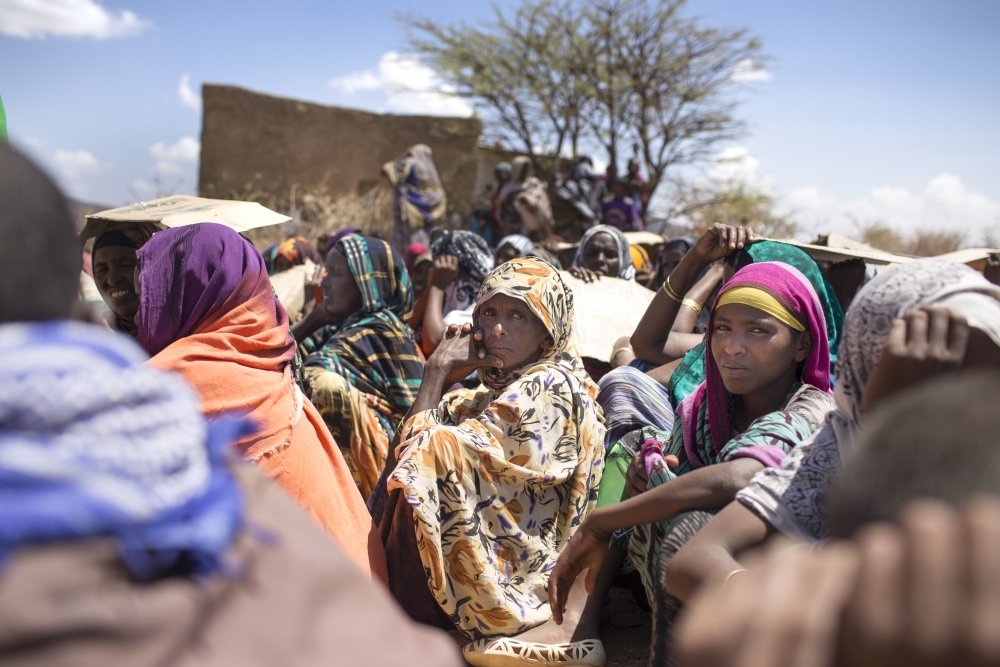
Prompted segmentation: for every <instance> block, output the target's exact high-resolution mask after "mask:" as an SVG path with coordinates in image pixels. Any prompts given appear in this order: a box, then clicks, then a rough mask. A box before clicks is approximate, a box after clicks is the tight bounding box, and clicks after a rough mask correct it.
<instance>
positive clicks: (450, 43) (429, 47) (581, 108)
mask: <svg viewBox="0 0 1000 667" xmlns="http://www.w3.org/2000/svg"><path fill="white" fill-rule="evenodd" d="M683 5H684V1H683V0H665V1H663V2H651V1H650V0H585V1H584V2H579V1H577V2H574V1H572V0H524V2H522V4H521V5H520V6H519V7H518V8H517V9H515V10H514V11H513V12H512V13H511V14H510V15H505V14H504V12H503V11H501V10H500V9H499V8H496V9H495V19H494V21H493V23H492V24H490V25H487V26H485V27H474V26H470V25H467V24H457V25H441V24H439V23H436V22H433V21H430V20H428V19H425V18H420V17H409V18H406V19H405V20H406V22H407V23H408V25H409V27H410V28H411V31H412V32H411V38H410V45H411V47H412V48H413V49H414V51H415V52H416V53H417V54H418V55H419V56H420V57H421V58H422V59H423V60H424V61H425V62H426V63H427V64H428V65H430V66H431V67H432V68H433V69H434V70H436V71H437V73H438V74H439V75H440V76H441V78H442V79H443V80H444V81H446V82H447V83H449V84H450V85H451V86H453V87H454V89H455V91H456V94H458V95H461V96H463V97H466V98H469V99H471V100H473V101H474V102H475V103H476V104H477V106H478V107H479V109H480V110H481V112H482V113H483V115H484V116H485V117H486V120H487V121H488V123H487V127H488V128H489V130H488V131H490V133H491V134H492V135H493V137H494V138H496V139H500V140H502V141H504V142H506V143H508V144H509V145H511V146H513V147H514V148H516V149H517V150H521V151H523V152H524V153H525V154H527V155H528V156H530V157H531V158H532V161H533V162H534V163H535V168H536V170H537V171H538V173H541V174H545V175H547V176H549V178H550V179H551V178H552V177H554V175H555V173H556V172H557V171H558V169H559V164H558V157H559V156H561V155H563V154H565V153H566V152H568V153H570V154H574V155H575V154H577V153H578V151H580V150H581V149H585V148H587V147H600V148H602V149H603V150H604V151H605V153H606V157H607V159H608V162H609V164H610V165H611V168H612V169H616V170H617V168H618V166H619V164H620V162H621V161H622V160H621V158H622V157H624V154H625V152H626V150H627V149H628V148H631V149H632V150H633V152H634V153H635V154H636V156H637V157H638V158H639V160H640V162H641V164H642V165H643V166H644V167H645V171H646V173H647V174H648V178H649V184H650V188H651V191H653V190H655V188H656V186H658V185H659V184H660V183H661V182H663V180H664V179H665V178H666V177H667V176H668V173H669V172H670V171H671V170H672V169H673V168H675V167H677V166H681V165H691V164H697V163H698V162H700V161H702V160H703V159H704V158H706V157H708V156H709V155H710V154H711V153H712V152H713V150H714V149H716V148H717V147H718V146H719V144H720V143H722V142H724V141H726V140H729V139H732V138H734V137H736V136H738V135H739V134H740V133H741V132H742V131H743V129H744V127H743V123H742V122H741V121H740V120H739V119H738V118H736V116H735V108H736V104H737V102H738V100H737V99H736V96H735V95H734V93H735V87H736V83H735V82H734V79H733V75H734V73H735V72H738V71H739V68H741V67H745V66H746V65H747V63H751V64H756V65H759V64H760V63H762V62H763V60H764V56H763V55H762V54H761V46H760V42H759V41H758V40H757V39H755V38H753V37H751V36H750V35H749V34H748V33H747V31H746V30H743V29H739V30H729V29H720V28H712V27H707V26H703V25H701V24H700V23H699V22H698V21H697V20H696V19H693V18H690V17H686V16H683V15H682V9H683ZM540 152H544V153H548V154H552V155H555V156H556V157H557V160H556V162H555V164H554V165H552V166H551V168H550V169H551V170H549V171H546V169H545V168H544V165H543V164H542V163H541V162H540V161H539V159H538V158H539V157H540V156H539V153H540Z"/></svg>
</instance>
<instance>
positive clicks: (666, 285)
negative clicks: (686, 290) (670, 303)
mask: <svg viewBox="0 0 1000 667" xmlns="http://www.w3.org/2000/svg"><path fill="white" fill-rule="evenodd" d="M660 289H662V290H663V291H664V292H665V293H666V295H667V296H668V297H670V298H671V299H673V300H674V301H676V302H677V303H683V302H684V298H683V297H682V296H681V295H680V294H678V293H677V292H675V291H674V288H673V287H672V286H671V285H670V276H667V279H666V280H665V281H663V287H662V288H660Z"/></svg>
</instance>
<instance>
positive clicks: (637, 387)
mask: <svg viewBox="0 0 1000 667" xmlns="http://www.w3.org/2000/svg"><path fill="white" fill-rule="evenodd" d="M720 244H721V245H720ZM722 246H725V247H726V250H727V252H726V256H725V270H722V271H720V270H719V269H718V268H717V267H718V266H719V263H716V264H712V262H711V261H709V260H706V259H705V253H706V252H707V251H708V250H709V249H711V248H712V247H722ZM756 262H782V263H784V264H787V265H790V266H792V267H794V268H796V269H798V270H799V272H801V273H802V274H803V275H804V276H805V277H806V278H808V280H809V283H810V285H812V287H813V289H814V290H815V291H816V294H817V296H818V297H819V300H820V303H821V304H822V307H823V316H824V319H825V321H826V334H827V339H828V341H829V343H830V345H831V346H834V347H831V349H830V365H831V367H832V366H833V364H834V363H835V361H836V354H835V353H836V347H835V346H836V345H837V342H838V341H839V337H840V329H841V326H842V324H843V319H844V315H843V312H842V311H841V309H840V304H839V302H838V301H837V297H836V295H835V294H834V292H833V288H832V287H831V286H830V284H829V282H828V281H827V280H826V278H825V277H824V275H823V273H822V271H821V270H820V268H819V265H818V264H816V262H815V261H814V260H813V259H812V258H811V257H810V256H809V255H807V254H806V253H805V252H804V251H803V250H801V249H799V248H796V247H794V246H791V245H788V244H786V243H778V242H775V241H755V240H754V236H753V232H752V231H751V230H749V229H747V228H743V227H729V226H727V225H714V226H713V227H711V228H710V229H708V230H707V231H706V232H705V233H704V234H702V236H701V237H700V238H699V239H698V241H697V243H696V244H695V246H694V248H692V249H691V250H690V251H688V252H687V253H685V255H684V257H683V258H682V260H681V263H680V264H678V265H677V267H676V268H675V269H674V270H673V271H671V274H670V276H669V282H667V281H666V280H665V281H664V284H663V286H662V287H661V289H660V290H659V291H658V292H657V294H656V296H655V297H654V298H653V301H652V302H651V303H650V305H649V308H648V309H647V310H646V313H645V314H644V315H643V317H642V320H641V321H640V322H639V325H638V326H637V327H636V329H635V332H634V333H633V334H632V337H631V339H630V341H627V342H626V341H619V343H618V345H616V356H619V357H626V358H627V357H628V356H629V355H628V352H629V351H631V350H632V349H634V351H635V354H637V355H638V358H637V359H633V360H632V361H631V363H630V364H629V366H623V367H620V368H615V369H614V370H612V371H611V372H610V373H608V374H607V375H605V376H604V377H603V378H601V382H600V387H601V393H600V395H599V397H598V401H599V402H600V403H601V407H602V408H603V409H604V415H605V418H606V419H607V424H608V445H609V446H610V445H611V444H612V443H613V442H615V441H617V440H618V439H619V438H620V437H621V436H622V435H624V434H625V433H628V432H629V431H633V430H635V429H637V428H640V427H641V426H644V425H647V424H649V425H654V426H658V427H660V428H663V429H665V430H669V429H670V423H672V421H664V420H665V419H672V415H673V412H674V408H676V406H678V405H680V403H681V401H682V400H684V399H685V398H686V397H687V396H688V395H690V394H691V393H692V392H693V391H694V390H695V389H696V388H697V387H698V386H699V385H700V384H701V383H702V382H704V380H705V368H706V366H705V349H706V347H705V341H704V337H703V336H702V335H701V334H691V333H687V332H690V331H692V328H693V327H694V325H695V322H696V321H697V320H698V319H699V315H700V314H701V309H702V308H703V307H704V305H705V304H706V303H708V302H709V300H710V298H711V295H712V292H713V291H714V290H715V283H716V282H717V281H718V280H719V276H720V273H721V274H722V275H723V276H724V275H726V274H728V276H729V277H731V276H732V271H733V269H734V268H742V267H744V266H747V265H749V264H752V263H756ZM698 275H702V277H701V278H697V276H698ZM675 304H676V307H672V306H673V305H675ZM668 306H671V308H670V309H669V310H668ZM664 332H666V333H664ZM623 350H624V351H623Z"/></svg>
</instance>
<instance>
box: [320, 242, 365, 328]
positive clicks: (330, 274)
mask: <svg viewBox="0 0 1000 667" xmlns="http://www.w3.org/2000/svg"><path fill="white" fill-rule="evenodd" d="M322 286H323V307H324V308H326V312H327V313H329V314H330V316H331V318H332V319H333V321H334V323H340V322H343V321H344V320H346V319H347V318H348V317H350V316H351V315H353V314H354V313H356V312H358V311H359V310H361V291H360V290H359V289H358V283H357V281H356V280H355V279H354V274H353V273H351V269H350V267H349V266H348V265H347V258H346V257H344V255H343V254H342V253H341V252H340V251H339V250H331V251H330V254H329V255H328V256H327V258H326V274H325V275H324V276H323V283H322Z"/></svg>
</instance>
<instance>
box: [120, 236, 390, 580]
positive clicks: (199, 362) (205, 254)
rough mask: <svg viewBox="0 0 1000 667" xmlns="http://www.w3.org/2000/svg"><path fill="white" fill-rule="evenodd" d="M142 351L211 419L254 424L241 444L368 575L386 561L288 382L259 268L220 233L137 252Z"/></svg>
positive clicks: (341, 467) (279, 329)
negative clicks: (183, 385)
mask: <svg viewBox="0 0 1000 667" xmlns="http://www.w3.org/2000/svg"><path fill="white" fill-rule="evenodd" d="M138 262H139V263H138V267H137V270H138V281H137V282H138V287H139V310H138V315H137V317H136V325H137V327H138V330H139V343H140V345H142V347H143V348H145V350H146V352H148V353H149V354H150V355H151V357H152V358H151V359H150V360H149V363H150V364H151V365H153V366H156V367H158V368H163V369H167V370H171V371H174V372H176V373H178V374H179V375H181V376H182V377H183V378H184V379H185V380H187V381H188V383H190V384H191V386H193V387H194V388H195V390H196V391H197V392H198V394H199V396H200V398H201V409H202V412H204V413H205V414H206V415H208V416H209V417H210V418H211V417H212V416H215V415H220V414H223V413H237V414H243V415H246V416H249V417H250V419H251V420H253V421H254V422H255V423H256V425H257V430H256V432H255V433H254V434H253V435H249V436H246V437H244V438H241V439H239V440H237V441H236V447H237V449H238V450H239V452H240V453H241V454H242V455H243V458H245V459H247V460H249V461H251V462H253V463H255V464H257V466H258V467H259V468H261V469H262V470H263V471H264V472H265V473H267V475H268V476H270V477H271V478H272V479H274V481H275V482H277V483H278V485H279V486H281V487H282V488H283V489H285V491H287V492H288V493H289V495H291V496H292V498H293V499H294V500H295V501H296V502H297V503H298V504H299V505H300V506H301V507H303V508H304V509H305V510H306V511H307V512H309V514H310V515H312V517H313V518H314V519H315V520H316V521H317V522H318V523H319V524H320V525H321V526H323V528H324V529H325V530H326V532H327V533H328V534H329V535H330V536H331V537H332V538H333V539H334V540H335V541H336V542H337V543H338V544H340V546H341V547H343V548H344V551H345V552H347V554H348V555H349V556H350V557H351V558H352V560H353V561H354V562H355V563H356V564H357V565H358V567H360V568H361V569H362V570H363V571H364V572H365V573H374V574H376V575H379V576H383V575H384V571H385V570H384V568H385V554H384V552H383V550H382V545H381V544H380V543H379V540H378V535H377V534H376V532H375V527H374V525H373V523H372V520H371V516H370V515H369V514H368V510H367V508H366V507H365V504H364V500H363V499H362V497H361V494H359V493H358V490H357V487H356V486H355V484H354V480H353V479H352V478H351V474H350V470H349V469H348V467H347V463H346V462H345V461H344V457H343V456H342V455H341V453H340V450H339V449H338V448H337V445H336V443H335V442H334V441H333V438H331V437H330V433H329V431H327V429H326V427H325V426H324V425H323V420H322V419H321V418H320V416H319V413H318V412H316V408H314V407H313V405H312V403H311V402H310V401H309V399H308V398H306V397H305V396H303V395H302V393H301V391H300V390H299V388H298V385H296V383H295V380H294V378H293V377H292V369H291V362H292V358H293V357H294V356H295V341H294V340H293V339H292V336H291V334H290V332H289V330H288V315H287V314H286V313H285V309H284V308H282V307H281V304H280V303H279V302H278V300H277V298H275V296H274V292H273V291H272V289H271V283H270V282H269V280H268V278H267V271H266V269H265V267H264V259H263V257H261V255H260V253H259V252H257V250H256V249H255V248H254V247H253V246H252V245H251V244H250V243H249V242H248V241H247V240H245V239H244V238H242V237H241V236H240V235H239V234H237V233H236V232H234V231H233V230H231V229H229V228H228V227H225V226H223V225H219V224H215V223H202V224H196V225H190V226H186V227H177V228H173V229H166V230H163V231H162V232H157V233H156V234H155V235H154V236H153V238H151V239H150V240H149V242H148V243H146V245H144V246H143V247H142V248H140V249H139V252H138Z"/></svg>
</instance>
